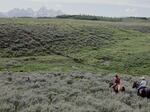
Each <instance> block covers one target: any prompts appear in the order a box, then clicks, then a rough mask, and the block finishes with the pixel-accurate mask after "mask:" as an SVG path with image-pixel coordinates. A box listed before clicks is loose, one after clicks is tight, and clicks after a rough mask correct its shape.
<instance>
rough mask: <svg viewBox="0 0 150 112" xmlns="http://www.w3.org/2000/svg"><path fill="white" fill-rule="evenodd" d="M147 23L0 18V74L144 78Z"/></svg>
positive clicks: (149, 66) (148, 55)
mask: <svg viewBox="0 0 150 112" xmlns="http://www.w3.org/2000/svg"><path fill="white" fill-rule="evenodd" d="M149 32H150V24H149V22H146V21H131V22H130V21H125V22H109V21H107V22H105V21H88V20H73V19H33V18H11V19H0V37H1V38H0V57H1V58H0V71H14V72H22V71H24V72H32V71H52V72H53V71H59V72H70V71H89V72H92V73H100V72H109V73H115V72H119V73H126V74H133V75H135V74H136V75H141V74H143V75H149V71H150V34H149Z"/></svg>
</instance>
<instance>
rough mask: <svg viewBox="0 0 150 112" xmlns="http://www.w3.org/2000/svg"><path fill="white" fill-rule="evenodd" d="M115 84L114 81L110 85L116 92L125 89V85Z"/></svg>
mask: <svg viewBox="0 0 150 112" xmlns="http://www.w3.org/2000/svg"><path fill="white" fill-rule="evenodd" d="M113 85H114V84H113V83H112V82H110V83H109V87H112V88H113V90H114V92H115V93H118V92H120V91H121V92H124V91H125V87H124V86H123V85H121V84H119V85H116V86H113Z"/></svg>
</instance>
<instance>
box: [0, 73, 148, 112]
mask: <svg viewBox="0 0 150 112" xmlns="http://www.w3.org/2000/svg"><path fill="white" fill-rule="evenodd" d="M113 75H114V74H107V75H106V74H91V73H83V72H78V73H77V72H76V73H73V72H72V73H68V74H63V73H11V72H3V73H0V87H1V88H0V112H149V111H150V100H149V99H147V98H141V97H139V96H137V94H136V90H134V89H132V84H133V81H135V80H137V79H139V77H137V76H135V77H133V76H129V75H122V76H121V78H122V79H123V83H124V85H125V87H126V91H125V92H123V93H119V94H115V93H114V92H113V91H112V89H111V88H109V82H110V81H111V79H112V78H113ZM146 79H147V80H150V77H148V76H146ZM149 86H150V85H149Z"/></svg>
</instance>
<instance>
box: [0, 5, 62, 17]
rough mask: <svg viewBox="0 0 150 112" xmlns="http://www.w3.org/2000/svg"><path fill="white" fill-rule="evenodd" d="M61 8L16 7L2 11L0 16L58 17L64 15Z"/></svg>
mask: <svg viewBox="0 0 150 112" xmlns="http://www.w3.org/2000/svg"><path fill="white" fill-rule="evenodd" d="M63 14H64V13H63V12H62V11H61V10H52V9H47V8H46V7H41V8H40V9H39V10H37V11H34V10H33V9H32V8H28V9H19V8H14V9H12V10H10V11H8V12H5V13H4V12H0V17H56V16H58V15H63Z"/></svg>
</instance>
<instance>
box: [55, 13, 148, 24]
mask: <svg viewBox="0 0 150 112" xmlns="http://www.w3.org/2000/svg"><path fill="white" fill-rule="evenodd" d="M56 18H63V19H79V20H95V21H112V22H123V21H150V18H147V17H122V18H119V17H118V18H117V17H103V16H91V15H59V16H57V17H56Z"/></svg>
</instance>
